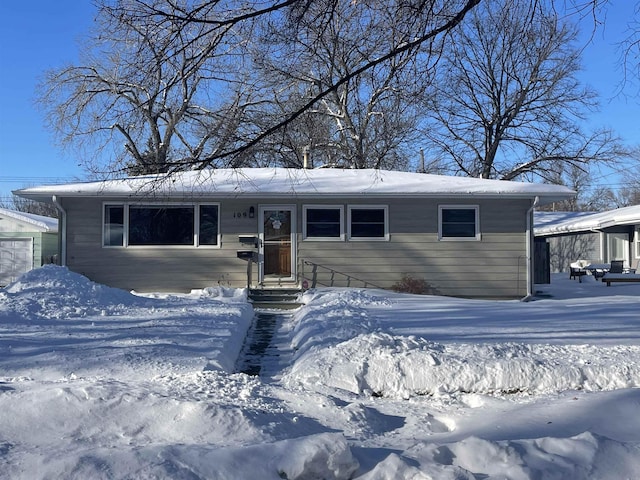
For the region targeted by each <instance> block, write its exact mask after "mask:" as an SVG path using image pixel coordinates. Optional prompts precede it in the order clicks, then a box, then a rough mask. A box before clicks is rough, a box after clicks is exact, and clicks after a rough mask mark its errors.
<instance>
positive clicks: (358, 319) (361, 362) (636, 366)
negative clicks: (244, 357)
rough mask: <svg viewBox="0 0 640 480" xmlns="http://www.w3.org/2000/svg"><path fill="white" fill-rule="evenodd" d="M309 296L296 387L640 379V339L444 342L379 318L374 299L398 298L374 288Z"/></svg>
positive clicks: (479, 388)
mask: <svg viewBox="0 0 640 480" xmlns="http://www.w3.org/2000/svg"><path fill="white" fill-rule="evenodd" d="M306 300H307V301H308V304H307V305H306V306H305V307H302V309H301V311H300V312H299V313H298V315H297V316H296V318H295V322H296V325H295V327H294V335H293V344H294V346H295V347H296V348H297V349H298V355H297V357H296V360H295V362H294V363H293V365H292V367H291V368H290V370H289V371H288V372H287V373H286V374H285V376H284V379H283V381H284V382H285V384H286V385H288V386H289V387H291V388H296V387H298V386H300V385H303V386H305V387H306V388H310V389H314V388H316V387H318V386H322V387H330V388H339V389H343V390H347V391H350V392H353V393H356V394H360V393H365V394H373V395H375V396H385V397H394V398H409V397H411V396H414V395H439V394H452V393H457V392H464V393H486V394H496V393H497V394H500V393H527V394H542V393H555V392H561V391H565V390H586V391H601V390H612V389H618V388H629V387H637V386H640V346H633V345H623V346H620V345H618V346H602V345H600V346H596V345H549V344H542V345H541V344H521V343H514V342H505V343H489V344H477V343H473V344H470V343H460V342H455V343H447V344H442V343H435V342H431V341H428V340H427V339H425V338H422V337H417V336H401V335H392V334H390V333H387V332H386V331H390V330H392V327H393V322H392V321H389V322H387V323H383V322H380V321H377V320H375V319H373V318H372V317H371V315H370V313H369V312H370V308H371V305H374V304H375V302H378V305H384V306H387V307H388V308H389V310H390V311H393V305H392V303H391V302H390V301H389V300H388V299H387V300H385V299H382V298H376V296H375V295H374V294H368V293H367V294H365V293H363V292H358V291H354V290H347V291H339V290H336V291H332V292H331V291H330V292H325V293H324V294H323V295H308V297H307V299H306ZM364 303H366V304H367V305H368V307H369V308H364V307H363V306H361V305H362V304H364ZM516 322H517V320H514V323H516ZM385 330H386V331H385Z"/></svg>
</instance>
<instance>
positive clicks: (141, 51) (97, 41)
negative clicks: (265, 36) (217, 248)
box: [40, 0, 250, 174]
mask: <svg viewBox="0 0 640 480" xmlns="http://www.w3.org/2000/svg"><path fill="white" fill-rule="evenodd" d="M156 4H157V5H163V6H164V7H167V5H169V6H170V7H171V2H153V3H149V4H147V3H145V2H138V1H136V0H123V1H121V2H117V5H115V6H113V5H110V4H109V2H105V3H104V4H103V6H102V8H101V9H100V14H99V16H98V21H99V23H98V28H97V32H96V34H95V36H94V38H93V39H92V42H91V43H89V44H88V45H87V49H86V50H85V51H84V52H83V53H82V55H81V59H80V63H81V64H80V65H78V66H68V67H65V68H61V69H59V70H55V71H51V72H48V74H47V76H46V79H45V82H44V84H43V86H42V94H41V97H40V103H41V104H42V105H43V106H44V107H45V109H46V111H47V114H48V119H49V121H50V125H51V126H52V127H53V129H54V131H55V132H56V133H57V134H58V136H59V138H60V139H61V141H62V143H63V144H65V143H72V144H74V145H75V146H77V147H86V149H85V151H92V152H93V153H95V154H97V156H104V155H105V153H106V154H111V155H110V156H109V160H108V162H109V164H108V165H107V166H106V168H107V169H110V170H114V169H124V170H126V171H127V172H128V173H133V174H142V173H158V172H167V171H169V170H171V169H173V168H180V167H181V166H182V165H183V164H185V163H187V164H192V163H197V162H199V161H200V160H201V159H202V158H204V157H207V158H211V157H214V156H215V155H216V153H217V152H218V151H220V150H223V149H225V148H227V146H228V145H229V144H233V141H234V139H235V133H236V132H235V130H236V127H237V125H238V124H239V122H240V118H241V117H242V109H243V106H244V104H245V102H246V101H247V99H248V97H250V94H247V93H246V92H245V91H243V90H242V89H233V88H230V89H227V90H225V92H224V93H225V94H224V95H218V94H217V91H218V90H219V83H220V82H221V81H226V82H227V83H228V84H232V83H231V81H232V80H235V79H237V78H238V75H237V73H236V71H235V66H234V65H230V63H229V58H231V57H232V56H233V54H234V53H235V48H234V47H233V46H232V43H233V42H232V40H233V34H232V33H230V32H228V31H227V33H226V35H225V36H220V35H217V34H210V32H209V31H208V28H207V25H205V24H203V23H194V22H184V21H180V20H175V21H174V20H172V18H173V17H172V16H171V15H180V14H181V12H182V10H180V9H178V8H177V7H173V8H172V9H171V10H170V11H168V12H164V13H162V14H157V13H155V11H154V8H155V7H154V5H156ZM141 6H144V7H145V9H143V10H141V9H140V8H139V7H141ZM223 38H224V39H226V40H227V41H228V43H229V45H225V46H221V45H220V42H221V41H222V39H223ZM230 45H231V46H230ZM232 85H233V84H232ZM105 147H111V148H112V150H107V149H106V148H105ZM98 167H100V166H98ZM103 167H104V166H103Z"/></svg>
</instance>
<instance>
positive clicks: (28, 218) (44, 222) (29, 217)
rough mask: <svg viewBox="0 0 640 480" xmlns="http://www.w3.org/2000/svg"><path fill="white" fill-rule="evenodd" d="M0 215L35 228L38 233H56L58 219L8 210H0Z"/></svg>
mask: <svg viewBox="0 0 640 480" xmlns="http://www.w3.org/2000/svg"><path fill="white" fill-rule="evenodd" d="M0 215H4V216H6V217H10V218H13V219H14V220H18V221H21V222H25V223H28V224H31V225H33V226H35V227H36V228H37V229H38V231H42V232H51V233H55V232H57V231H58V219H57V218H51V217H45V216H43V215H35V214H33V213H25V212H18V211H16V210H8V209H6V208H0Z"/></svg>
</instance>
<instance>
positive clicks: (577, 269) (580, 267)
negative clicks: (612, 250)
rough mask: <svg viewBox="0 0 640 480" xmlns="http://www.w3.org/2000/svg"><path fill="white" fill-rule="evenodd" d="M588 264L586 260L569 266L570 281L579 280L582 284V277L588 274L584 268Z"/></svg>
mask: <svg viewBox="0 0 640 480" xmlns="http://www.w3.org/2000/svg"><path fill="white" fill-rule="evenodd" d="M587 264H588V262H585V261H584V260H578V261H577V262H573V263H572V264H571V265H569V279H574V278H577V279H578V281H580V283H582V277H583V276H584V275H586V274H587V271H586V270H585V269H584V267H585V266H586V265H587Z"/></svg>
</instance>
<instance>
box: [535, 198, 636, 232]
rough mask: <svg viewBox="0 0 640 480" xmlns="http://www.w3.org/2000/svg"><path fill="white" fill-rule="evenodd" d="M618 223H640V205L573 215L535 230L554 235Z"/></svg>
mask: <svg viewBox="0 0 640 480" xmlns="http://www.w3.org/2000/svg"><path fill="white" fill-rule="evenodd" d="M617 225H640V205H633V206H631V207H623V208H617V209H615V210H608V211H606V212H600V213H592V214H590V215H581V216H580V215H578V216H571V217H570V218H568V219H567V218H565V219H564V220H563V221H558V222H548V223H546V224H544V225H537V226H536V227H535V230H534V231H535V234H536V235H538V236H552V235H562V234H565V233H578V232H590V231H593V230H600V229H602V228H608V227H613V226H617Z"/></svg>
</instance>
